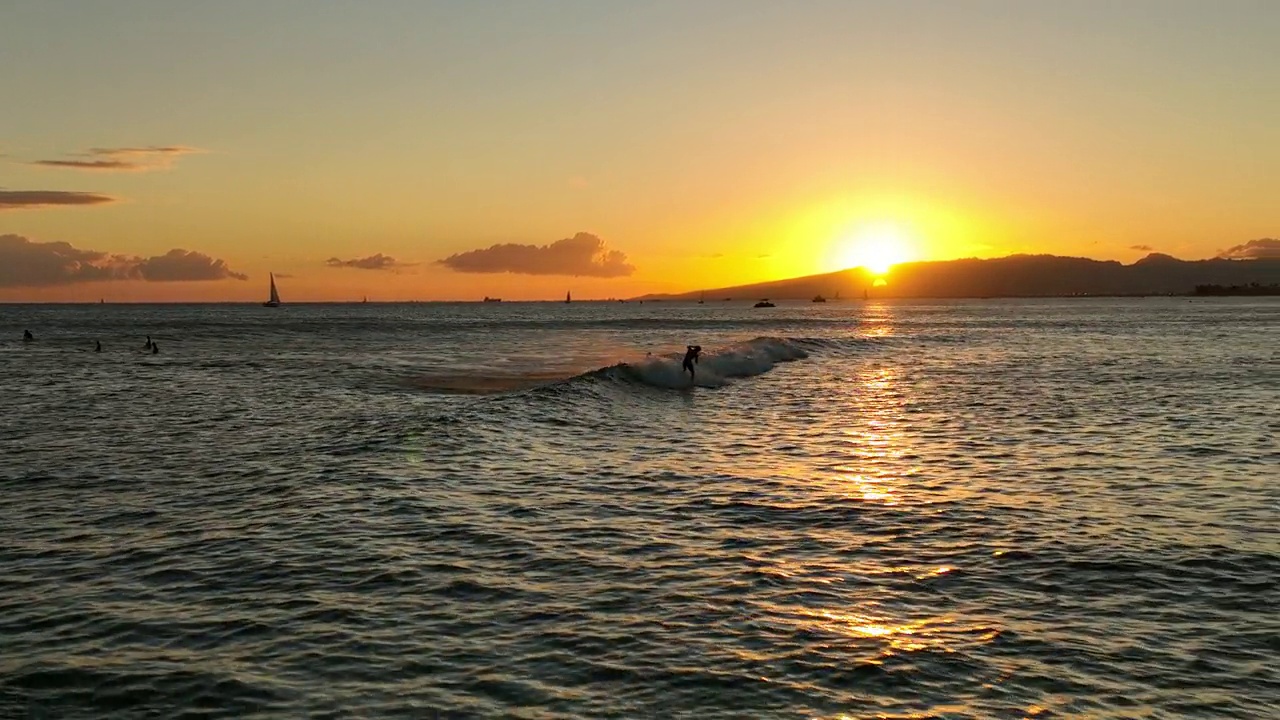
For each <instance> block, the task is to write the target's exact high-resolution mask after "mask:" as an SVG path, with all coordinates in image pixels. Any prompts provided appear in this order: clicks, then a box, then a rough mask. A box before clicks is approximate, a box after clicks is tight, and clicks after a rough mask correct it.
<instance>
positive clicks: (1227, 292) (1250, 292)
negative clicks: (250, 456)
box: [0, 287, 1280, 307]
mask: <svg viewBox="0 0 1280 720" xmlns="http://www.w3.org/2000/svg"><path fill="white" fill-rule="evenodd" d="M1231 290H1232V289H1230V288H1228V289H1224V290H1223V291H1210V292H1195V291H1193V292H1187V293H1114V294H1096V295H1095V294H1072V295H909V296H908V295H885V296H883V297H871V298H868V299H866V300H864V299H862V298H828V299H827V304H849V305H856V304H862V303H874V302H883V301H889V300H1100V299H1103V300H1105V299H1135V300H1139V299H1146V298H1187V299H1194V298H1218V297H1255V298H1256V297H1280V287H1271V288H1265V287H1264V288H1261V289H1260V290H1261V291H1259V290H1258V289H1250V288H1244V289H1243V291H1236V292H1233V291H1231ZM773 301H774V302H782V303H787V304H792V303H794V304H806V305H807V304H810V300H809V299H805V298H787V297H780V298H773ZM754 302H755V300H752V299H748V298H742V299H738V298H733V299H730V300H723V299H721V300H708V301H706V303H704V304H706V305H712V306H723V305H733V304H746V303H754ZM644 303H652V304H670V305H685V304H698V301H697V300H695V299H692V298H680V297H670V298H655V297H645V298H644V299H643V300H639V299H636V300H627V301H626V302H625V303H620V302H619V301H618V300H585V299H584V300H574V301H573V304H575V305H578V304H583V305H618V304H627V305H642V304H644ZM494 304H496V303H492V302H488V303H486V302H485V301H483V300H387V301H374V300H370V301H368V302H362V301H360V300H340V301H339V300H315V301H306V302H292V303H285V304H282V305H281V307H288V306H311V305H494ZM502 304H503V305H563V304H564V300H503V301H502ZM20 305H68V306H73V305H74V306H86V307H88V306H95V307H106V306H110V305H209V306H223V305H227V306H230V305H244V306H260V305H262V303H261V302H258V301H254V300H209V301H197V302H191V301H164V300H156V301H148V300H136V301H135V300H121V301H118V302H109V303H101V302H75V301H27V300H0V306H20Z"/></svg>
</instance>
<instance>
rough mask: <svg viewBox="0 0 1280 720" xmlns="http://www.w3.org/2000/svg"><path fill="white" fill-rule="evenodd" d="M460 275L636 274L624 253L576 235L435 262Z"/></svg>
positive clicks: (510, 244)
mask: <svg viewBox="0 0 1280 720" xmlns="http://www.w3.org/2000/svg"><path fill="white" fill-rule="evenodd" d="M438 262H439V263H440V264H441V265H444V266H446V267H449V268H451V269H453V270H456V271H458V272H464V273H504V272H507V273H516V274H520V275H575V276H583V275H585V276H590V277H604V278H611V277H624V276H626V275H630V274H632V273H634V272H635V271H636V268H635V266H634V265H632V264H630V263H629V262H627V256H626V254H624V253H622V252H620V251H618V250H608V249H606V248H605V243H604V240H601V239H600V238H598V237H596V236H595V235H592V234H590V233H578V234H577V235H574V236H573V237H571V238H565V239H563V240H557V241H555V242H553V243H551V244H550V245H543V246H541V247H539V246H537V245H517V244H515V243H506V244H502V245H493V246H491V247H488V248H485V249H482V250H470V251H468V252H464V253H458V254H456V255H450V256H449V257H447V258H445V259H443V260H440V261H438Z"/></svg>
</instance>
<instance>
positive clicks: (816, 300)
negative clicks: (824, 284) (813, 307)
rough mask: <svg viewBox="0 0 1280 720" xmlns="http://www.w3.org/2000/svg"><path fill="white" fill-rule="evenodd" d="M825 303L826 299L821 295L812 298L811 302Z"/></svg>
mask: <svg viewBox="0 0 1280 720" xmlns="http://www.w3.org/2000/svg"><path fill="white" fill-rule="evenodd" d="M826 301H827V299H826V298H824V297H822V294H821V293H819V294H817V295H814V296H813V302H826Z"/></svg>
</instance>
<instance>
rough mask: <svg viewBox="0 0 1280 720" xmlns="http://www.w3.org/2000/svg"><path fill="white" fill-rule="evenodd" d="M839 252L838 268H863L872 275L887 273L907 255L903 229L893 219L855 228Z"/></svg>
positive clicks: (906, 243) (905, 237)
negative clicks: (839, 266)
mask: <svg viewBox="0 0 1280 720" xmlns="http://www.w3.org/2000/svg"><path fill="white" fill-rule="evenodd" d="M839 252H840V255H839V258H840V265H841V267H842V268H854V267H861V268H866V269H867V270H868V271H869V272H871V274H873V275H885V274H887V273H888V272H889V269H890V268H892V267H893V266H894V265H896V264H898V263H900V262H903V261H905V260H906V259H907V257H908V255H909V252H908V242H907V236H906V233H904V232H903V231H902V229H901V228H900V227H898V225H896V224H894V223H877V224H875V225H867V226H865V227H862V228H860V229H858V230H857V231H856V232H854V234H853V237H852V238H851V239H850V240H848V241H847V242H846V243H845V244H844V245H843V247H842V248H841V249H840V251H839Z"/></svg>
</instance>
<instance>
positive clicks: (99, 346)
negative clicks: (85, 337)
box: [93, 340, 102, 352]
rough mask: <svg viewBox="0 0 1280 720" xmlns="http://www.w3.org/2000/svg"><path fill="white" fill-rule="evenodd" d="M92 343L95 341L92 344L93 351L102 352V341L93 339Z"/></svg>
mask: <svg viewBox="0 0 1280 720" xmlns="http://www.w3.org/2000/svg"><path fill="white" fill-rule="evenodd" d="M94 343H95V344H94V346H93V351H94V352H102V341H101V340H94Z"/></svg>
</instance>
